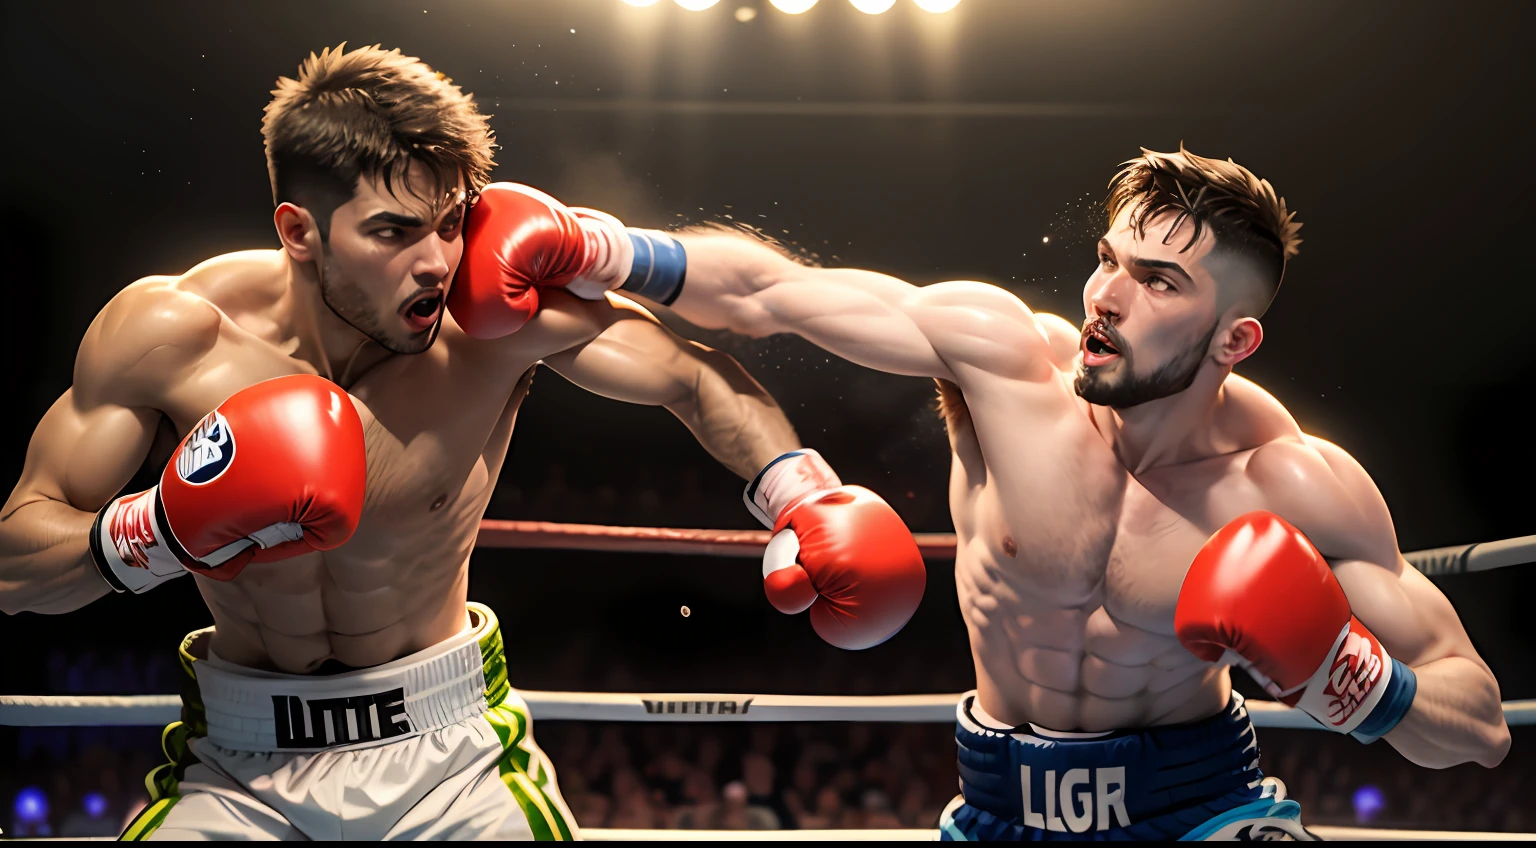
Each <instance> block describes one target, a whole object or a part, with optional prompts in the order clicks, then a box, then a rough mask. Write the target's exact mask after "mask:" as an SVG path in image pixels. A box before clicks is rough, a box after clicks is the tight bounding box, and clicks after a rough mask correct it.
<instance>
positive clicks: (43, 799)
mask: <svg viewBox="0 0 1536 848" xmlns="http://www.w3.org/2000/svg"><path fill="white" fill-rule="evenodd" d="M16 818H18V819H20V820H21V821H24V822H26V823H27V824H37V823H38V822H40V821H42V820H44V819H46V818H48V796H47V795H44V794H43V790H41V789H38V788H37V787H36V786H28V787H27V788H26V789H23V790H21V791H20V792H17V793H16Z"/></svg>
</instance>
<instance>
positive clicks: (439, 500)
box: [430, 495, 448, 512]
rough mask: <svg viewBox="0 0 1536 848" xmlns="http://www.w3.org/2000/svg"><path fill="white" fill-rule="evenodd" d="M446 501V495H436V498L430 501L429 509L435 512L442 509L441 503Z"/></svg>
mask: <svg viewBox="0 0 1536 848" xmlns="http://www.w3.org/2000/svg"><path fill="white" fill-rule="evenodd" d="M447 502H448V496H447V495H438V496H437V500H435V501H433V502H432V507H431V510H430V511H432V512H437V511H438V510H440V509H442V508H443V504H445V503H447Z"/></svg>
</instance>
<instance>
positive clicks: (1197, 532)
mask: <svg viewBox="0 0 1536 848" xmlns="http://www.w3.org/2000/svg"><path fill="white" fill-rule="evenodd" d="M1106 206H1107V211H1108V218H1109V228H1108V231H1107V232H1106V233H1105V234H1104V236H1103V238H1102V239H1100V240H1099V243H1098V267H1097V268H1096V269H1095V270H1094V272H1093V275H1092V276H1091V277H1089V279H1088V282H1087V284H1086V285H1085V286H1084V288H1083V309H1084V312H1085V313H1086V319H1085V321H1084V323H1083V325H1082V327H1081V330H1079V329H1078V328H1075V327H1073V326H1072V325H1071V324H1069V323H1068V322H1067V321H1065V320H1063V319H1061V318H1059V317H1057V316H1054V315H1046V314H1041V313H1035V312H1031V311H1030V309H1029V308H1028V307H1027V306H1025V304H1024V303H1023V302H1021V301H1020V300H1019V298H1017V297H1016V296H1014V295H1013V294H1012V293H1010V292H1008V291H1007V290H1005V289H1002V288H999V287H996V286H992V285H985V284H982V283H976V282H946V283H940V284H937V285H929V286H924V287H915V286H912V285H909V284H908V283H905V282H903V281H901V280H897V279H893V278H891V277H888V276H884V275H881V274H876V273H871V272H868V271H859V270H843V269H817V268H809V267H805V266H803V265H800V264H796V263H795V262H792V261H790V260H789V259H787V258H786V257H785V256H783V255H781V254H780V253H778V252H776V251H775V250H773V249H770V248H769V247H767V246H765V245H764V244H762V243H761V242H759V241H756V240H753V239H749V238H745V237H742V236H740V235H736V234H729V233H721V232H713V233H711V232H704V233H697V232H695V233H687V232H684V233H682V234H678V235H677V239H676V240H677V242H678V244H679V245H680V247H681V248H682V249H683V250H684V251H685V252H686V256H687V263H686V264H687V275H686V278H685V281H684V282H683V283H682V284H681V285H680V286H672V287H670V288H669V289H668V290H666V291H664V292H663V293H662V295H661V299H660V300H661V302H665V303H667V304H669V305H670V306H671V307H672V308H673V309H674V310H675V311H676V312H677V314H679V315H680V316H682V317H683V318H686V319H688V320H689V321H692V322H693V323H695V324H698V325H700V326H703V327H710V328H728V329H731V330H733V331H736V332H739V333H744V334H747V335H752V336H764V335H768V334H772V333H785V332H788V333H795V334H797V335H800V336H803V337H804V338H806V339H808V340H810V341H811V342H813V343H815V344H817V345H820V346H821V347H823V348H825V349H826V350H828V351H830V352H832V353H835V354H838V355H840V356H842V357H844V358H846V359H849V360H851V361H853V362H856V363H859V364H861V365H865V366H868V367H871V368H876V369H879V370H882V371H887V372H891V373H896V374H910V375H921V376H928V377H933V378H936V379H937V380H938V381H939V386H940V405H941V409H942V410H943V413H944V415H945V418H946V423H947V425H948V430H949V436H950V445H951V448H952V450H953V453H954V460H953V465H952V472H951V483H950V509H951V511H952V513H953V518H954V524H955V531H956V534H957V535H958V548H957V552H956V563H955V578H956V583H957V585H958V588H959V596H960V603H961V607H962V611H963V613H964V617H965V620H966V624H967V627H968V629H969V631H970V636H971V649H972V653H973V658H974V661H975V666H976V677H977V688H976V692H975V693H974V694H972V695H968V696H967V697H966V698H965V699H964V700H963V702H962V703H961V704H960V706H959V711H958V712H959V716H958V727H957V731H956V735H957V740H958V742H959V761H960V774H961V788H962V795H961V797H959V798H956V799H955V802H954V803H952V804H951V805H950V808H949V809H948V810H946V814H945V816H944V820H943V822H942V823H941V826H942V829H943V835H944V837H945V838H947V839H978V838H980V839H996V838H1004V839H1009V838H1011V839H1040V838H1046V839H1053V838H1156V839H1176V838H1181V837H1184V838H1190V839H1217V838H1296V839H1306V838H1309V835H1308V834H1307V832H1306V831H1305V830H1304V829H1303V828H1302V827H1301V823H1300V816H1299V809H1298V807H1297V805H1296V803H1295V802H1294V801H1287V800H1284V790H1283V786H1281V785H1280V784H1279V783H1278V781H1275V780H1274V779H1272V778H1271V779H1265V778H1264V777H1263V775H1262V774H1261V773H1260V771H1259V766H1258V763H1259V757H1258V745H1257V742H1256V740H1255V737H1254V733H1253V727H1252V724H1251V723H1250V722H1249V720H1248V717H1247V714H1246V712H1245V710H1244V708H1243V704H1242V700H1241V698H1240V697H1239V696H1237V695H1236V694H1235V693H1233V692H1232V688H1231V682H1230V678H1229V675H1228V671H1227V669H1228V668H1229V667H1230V666H1232V665H1238V666H1241V667H1243V668H1245V669H1247V670H1248V671H1249V673H1250V674H1252V675H1253V677H1254V678H1255V679H1257V680H1258V681H1259V682H1260V683H1261V684H1262V685H1263V687H1264V688H1265V689H1266V690H1267V691H1269V692H1271V693H1272V694H1274V695H1275V696H1276V697H1277V698H1279V699H1281V700H1283V701H1285V702H1286V703H1288V704H1291V705H1293V706H1295V707H1298V708H1300V709H1302V710H1305V711H1306V712H1307V713H1309V714H1310V715H1312V716H1313V717H1314V718H1316V719H1317V721H1318V722H1319V723H1320V724H1322V725H1323V726H1324V727H1326V728H1329V729H1332V730H1336V731H1340V732H1352V733H1353V734H1354V735H1355V736H1356V737H1358V738H1360V739H1362V740H1363V741H1370V740H1373V739H1374V738H1377V737H1385V738H1386V740H1387V741H1388V742H1389V743H1391V744H1392V746H1393V747H1395V748H1396V749H1397V750H1399V751H1400V752H1402V753H1403V755H1404V756H1406V757H1407V758H1408V759H1410V760H1412V761H1413V762H1415V763H1418V764H1420V765H1424V766H1428V767H1431V768H1443V767H1446V766H1451V765H1455V764H1458V763H1464V762H1469V761H1471V762H1477V763H1481V764H1482V765H1484V766H1488V767H1492V766H1494V765H1496V764H1498V763H1499V762H1500V761H1501V760H1502V759H1503V757H1504V755H1505V753H1506V752H1507V751H1508V749H1509V744H1510V737H1509V731H1508V728H1507V727H1506V726H1505V724H1504V717H1503V713H1502V711H1501V708H1500V702H1499V689H1498V685H1497V683H1496V682H1495V680H1494V678H1493V675H1492V673H1491V672H1490V671H1489V669H1488V667H1487V666H1486V665H1485V664H1484V663H1483V661H1482V660H1481V659H1480V658H1479V657H1478V655H1477V652H1476V651H1475V650H1474V649H1473V647H1472V644H1471V642H1470V641H1469V640H1468V638H1467V635H1466V632H1465V630H1464V629H1463V628H1462V625H1461V622H1460V621H1459V620H1458V618H1457V616H1456V612H1455V610H1453V609H1452V608H1451V605H1450V604H1449V603H1448V602H1447V601H1446V599H1445V597H1444V596H1443V595H1442V594H1441V593H1440V592H1439V591H1438V590H1437V589H1436V588H1435V587H1434V585H1433V584H1431V583H1430V582H1429V581H1428V580H1427V579H1426V578H1425V577H1424V576H1423V575H1421V574H1420V573H1419V572H1418V571H1416V570H1414V569H1413V568H1412V567H1410V566H1409V565H1408V564H1407V563H1406V562H1405V561H1404V560H1403V558H1402V556H1401V554H1400V553H1399V551H1398V548H1397V543H1396V537H1395V534H1394V531H1393V527H1392V519H1391V516H1390V515H1389V514H1388V511H1387V507H1386V504H1385V503H1384V502H1383V500H1382V498H1381V495H1380V493H1379V492H1378V491H1377V489H1376V487H1375V485H1374V484H1373V483H1372V482H1371V479H1370V477H1368V476H1367V475H1366V473H1365V471H1364V470H1363V469H1362V468H1361V467H1360V465H1359V464H1358V463H1357V462H1356V461H1355V460H1354V459H1353V458H1351V457H1350V456H1349V454H1347V453H1346V452H1345V451H1344V450H1342V449H1341V448H1339V447H1337V446H1335V445H1332V444H1330V443H1328V442H1326V441H1324V440H1322V439H1319V438H1316V437H1314V436H1310V435H1307V434H1306V433H1304V432H1302V430H1301V428H1300V427H1299V426H1298V425H1297V423H1296V421H1295V420H1294V419H1292V417H1291V416H1290V414H1289V413H1287V412H1286V410H1285V408H1284V407H1282V406H1281V405H1280V404H1279V403H1278V402H1277V401H1276V400H1275V399H1274V398H1273V397H1272V396H1270V395H1269V394H1268V393H1266V392H1265V391H1264V390H1263V389H1261V388H1260V387H1259V386H1257V385H1255V384H1254V383H1252V382H1251V381H1249V380H1245V379H1243V378H1242V377H1239V376H1236V375H1234V374H1233V373H1232V369H1233V367H1234V366H1235V365H1237V364H1238V363H1239V362H1241V361H1242V360H1243V359H1245V358H1246V357H1248V356H1249V355H1251V354H1252V353H1253V352H1254V351H1255V350H1257V349H1258V346H1259V343H1260V342H1261V341H1262V339H1263V328H1262V326H1261V325H1260V323H1259V320H1258V319H1259V316H1260V315H1262V314H1263V312H1264V311H1265V309H1266V308H1267V307H1268V305H1269V303H1270V301H1271V300H1272V298H1273V297H1274V295H1275V293H1276V291H1277V290H1278V287H1279V285H1280V279H1281V276H1282V273H1283V271H1284V268H1285V263H1286V260H1287V259H1289V258H1290V257H1291V256H1292V255H1294V254H1295V252H1296V246H1297V244H1298V239H1297V237H1296V234H1297V230H1298V228H1299V225H1297V224H1296V223H1295V222H1294V221H1293V219H1292V215H1291V213H1289V212H1287V211H1286V207H1285V203H1284V201H1283V200H1281V199H1279V198H1277V196H1276V194H1275V192H1274V190H1273V189H1272V188H1271V186H1270V185H1269V184H1268V183H1267V182H1265V181H1263V180H1260V179H1258V178H1257V177H1255V176H1254V175H1253V174H1252V173H1250V172H1249V171H1247V170H1246V169H1244V168H1242V167H1240V166H1238V165H1236V164H1235V163H1232V162H1230V161H1229V162H1220V161H1216V160H1212V159H1205V158H1202V157H1199V156H1195V155H1193V154H1191V153H1188V152H1186V151H1184V150H1183V149H1182V148H1181V149H1180V151H1179V152H1178V153H1174V154H1161V153H1153V152H1150V151H1144V155H1143V156H1141V157H1139V158H1137V159H1134V160H1131V161H1130V162H1128V163H1126V166H1125V168H1124V170H1122V171H1121V172H1120V173H1119V174H1118V176H1117V177H1116V178H1115V180H1114V181H1113V183H1112V184H1111V192H1110V195H1109V198H1108V201H1107V204H1106Z"/></svg>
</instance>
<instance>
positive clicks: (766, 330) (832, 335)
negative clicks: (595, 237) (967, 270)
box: [671, 231, 1054, 386]
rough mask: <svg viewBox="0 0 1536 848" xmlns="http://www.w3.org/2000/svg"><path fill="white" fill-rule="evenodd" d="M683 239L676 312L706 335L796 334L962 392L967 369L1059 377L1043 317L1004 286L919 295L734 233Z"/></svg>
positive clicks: (958, 285) (948, 287)
mask: <svg viewBox="0 0 1536 848" xmlns="http://www.w3.org/2000/svg"><path fill="white" fill-rule="evenodd" d="M676 237H677V240H678V241H679V242H680V243H681V244H682V245H683V249H684V250H685V251H686V252H687V257H688V270H687V278H686V281H685V283H684V285H683V287H682V290H681V292H680V293H679V294H678V296H677V299H676V300H675V301H673V302H672V304H671V307H672V309H673V310H674V311H676V312H677V314H678V315H679V316H681V317H683V318H685V319H687V320H688V321H691V322H693V323H694V324H697V325H699V326H701V327H706V328H710V329H729V330H732V331H734V332H737V333H742V334H745V335H750V336H765V335H771V334H773V333H794V334H796V335H799V336H802V337H804V338H805V339H806V340H808V341H810V342H812V343H814V344H816V345H818V346H820V347H822V348H824V349H826V350H828V351H830V352H832V353H835V354H837V355H838V356H841V357H843V358H844V359H847V360H850V361H852V362H855V363H858V364H860V365H864V366H866V367H869V368H874V369H876V370H879V371H887V372H890V373H894V374H906V375H911V376H923V377H940V378H944V379H949V380H954V381H956V382H958V383H960V384H961V385H962V386H963V385H964V384H965V377H966V371H967V370H969V369H979V370H981V371H984V372H986V373H989V374H997V375H1001V376H1007V377H1022V378H1026V379H1044V378H1045V377H1047V376H1048V375H1050V374H1052V373H1054V368H1053V367H1052V366H1051V351H1050V343H1049V341H1048V340H1047V338H1046V333H1045V331H1044V329H1042V327H1041V325H1040V323H1039V322H1038V321H1037V320H1036V316H1035V315H1034V314H1033V313H1031V312H1030V310H1029V309H1028V307H1026V306H1025V305H1024V303H1023V302H1022V301H1020V300H1019V299H1018V298H1017V297H1015V296H1014V295H1013V294H1011V293H1010V292H1008V291H1007V290H1005V289H1002V288H999V287H997V286H992V285H987V284H985V283H976V282H949V283H938V284H935V285H929V286H914V285H911V284H910V283H907V282H904V281H902V280H898V279H896V278H895V277H889V276H886V275H884V274H878V273H875V272H872V271H861V270H856V269H841V268H832V269H829V268H810V267H806V266H804V265H800V264H798V263H795V262H793V261H791V260H790V259H789V258H787V257H785V256H784V255H782V254H780V253H779V252H778V251H776V250H774V249H772V248H771V247H769V246H767V245H765V244H763V243H761V242H759V241H757V240H755V239H751V238H747V237H745V236H742V235H738V234H734V233H727V232H712V231H705V232H683V233H678V234H676Z"/></svg>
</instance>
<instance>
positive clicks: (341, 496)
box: [91, 374, 367, 593]
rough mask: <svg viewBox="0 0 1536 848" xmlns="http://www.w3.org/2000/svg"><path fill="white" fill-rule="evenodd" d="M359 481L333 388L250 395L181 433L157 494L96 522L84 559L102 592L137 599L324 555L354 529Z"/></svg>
mask: <svg viewBox="0 0 1536 848" xmlns="http://www.w3.org/2000/svg"><path fill="white" fill-rule="evenodd" d="M366 469H367V461H366V458H365V455H364V450H363V425H362V421H361V420H360V419H359V418H358V415H357V409H356V408H355V407H353V405H352V401H351V400H350V399H349V398H348V397H347V393H346V392H345V391H343V390H342V389H341V388H340V387H338V386H337V385H335V384H334V383H332V382H330V381H329V380H325V379H322V378H320V377H316V376H313V375H308V374H299V375H294V376H289V377H278V378H275V379H272V380H267V381H265V382H261V383H257V384H256V385H254V386H251V387H250V388H248V389H244V390H242V391H240V392H237V393H235V394H234V395H232V396H231V397H230V398H229V399H228V400H226V401H224V402H223V403H222V404H220V405H219V407H218V408H217V409H215V410H214V411H213V412H210V413H209V414H208V415H207V417H205V418H204V419H203V420H202V421H201V422H199V423H198V425H197V426H196V427H194V428H193V429H192V432H191V433H189V434H188V435H187V437H186V438H185V439H183V440H182V443H181V445H180V447H178V448H177V450H176V454H175V455H174V456H173V457H172V458H171V461H170V463H168V464H167V465H166V467H165V471H164V473H163V474H161V476H160V483H159V484H158V485H156V486H155V487H154V488H151V489H149V490H148V491H144V492H140V493H138V494H136V495H128V496H126V497H122V498H119V499H117V500H115V501H113V502H112V503H109V504H107V506H106V507H105V508H104V509H102V510H101V512H100V513H98V514H97V516H96V524H95V526H94V527H92V529H91V554H92V558H93V559H95V561H96V566H97V568H98V569H100V570H101V573H102V576H103V577H105V578H106V580H107V582H108V583H110V584H111V585H112V588H113V589H115V590H117V591H119V592H122V591H125V590H126V591H131V592H135V593H138V592H144V591H148V590H149V589H151V588H153V587H154V586H156V585H159V584H160V583H163V582H165V581H166V580H169V579H171V578H173V577H179V576H181V575H182V574H183V573H185V572H186V571H192V572H195V573H197V574H202V575H205V576H207V577H212V578H214V579H217V580H229V579H231V578H233V577H234V576H235V575H237V574H239V573H240V570H241V569H242V568H244V567H245V565H246V563H248V562H251V561H257V562H265V561H271V560H279V559H285V558H287V557H292V556H298V555H299V554H303V553H308V552H310V551H317V550H318V551H323V550H330V549H332V548H335V547H338V546H339V545H341V544H342V543H344V542H346V541H347V539H349V538H351V536H352V532H353V531H354V530H356V529H357V522H358V519H359V517H360V515H361V514H362V508H363V486H364V476H365V472H366Z"/></svg>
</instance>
